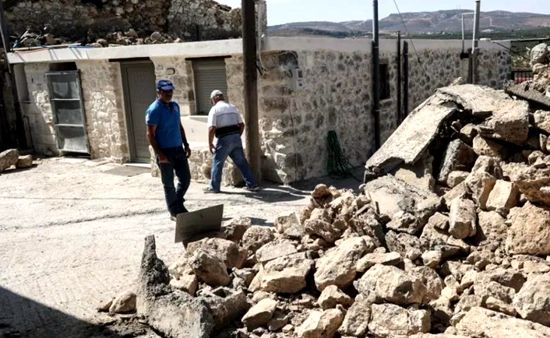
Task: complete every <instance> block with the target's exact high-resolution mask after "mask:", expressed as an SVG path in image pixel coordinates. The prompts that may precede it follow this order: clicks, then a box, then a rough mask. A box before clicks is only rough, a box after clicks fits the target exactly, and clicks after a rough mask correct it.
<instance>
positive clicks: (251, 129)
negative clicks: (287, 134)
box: [241, 0, 262, 182]
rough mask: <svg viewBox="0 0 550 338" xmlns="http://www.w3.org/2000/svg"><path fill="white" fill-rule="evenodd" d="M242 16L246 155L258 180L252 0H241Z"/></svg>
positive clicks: (254, 22)
mask: <svg viewBox="0 0 550 338" xmlns="http://www.w3.org/2000/svg"><path fill="white" fill-rule="evenodd" d="M241 9H242V18H243V28H242V31H243V63H244V67H243V70H244V110H245V114H244V115H245V124H246V127H247V129H246V155H247V157H248V161H249V163H250V167H251V168H252V172H253V173H254V177H255V178H256V180H257V181H258V182H260V181H261V179H262V170H261V169H262V168H261V167H262V163H261V155H260V127H259V122H258V71H257V68H256V60H257V54H256V53H257V51H256V6H255V1H254V0H242V1H241Z"/></svg>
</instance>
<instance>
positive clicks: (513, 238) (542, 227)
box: [506, 202, 550, 255]
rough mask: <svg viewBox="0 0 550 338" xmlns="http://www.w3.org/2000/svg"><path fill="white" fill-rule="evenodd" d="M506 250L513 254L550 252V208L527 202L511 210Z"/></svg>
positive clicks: (547, 253) (546, 253) (545, 253)
mask: <svg viewBox="0 0 550 338" xmlns="http://www.w3.org/2000/svg"><path fill="white" fill-rule="evenodd" d="M508 222H510V223H511V226H510V228H509V229H508V238H507V240H506V250H507V251H508V252H509V253H511V254H529V255H549V254H550V210H548V209H547V208H541V207H537V206H535V205H533V204H531V203H529V202H528V203H526V204H525V205H524V206H523V207H521V208H514V209H512V210H511V211H510V215H509V216H508Z"/></svg>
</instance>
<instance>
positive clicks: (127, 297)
mask: <svg viewBox="0 0 550 338" xmlns="http://www.w3.org/2000/svg"><path fill="white" fill-rule="evenodd" d="M134 312H136V294H135V293H134V291H125V292H123V293H121V294H120V295H118V296H117V297H115V299H114V300H113V302H112V304H111V306H110V307H109V313H110V314H115V313H121V314H124V313H134Z"/></svg>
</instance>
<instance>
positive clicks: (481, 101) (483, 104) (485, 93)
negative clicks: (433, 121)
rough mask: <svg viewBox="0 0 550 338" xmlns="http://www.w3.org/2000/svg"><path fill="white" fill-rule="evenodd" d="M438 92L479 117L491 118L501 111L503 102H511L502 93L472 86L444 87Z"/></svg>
mask: <svg viewBox="0 0 550 338" xmlns="http://www.w3.org/2000/svg"><path fill="white" fill-rule="evenodd" d="M437 91H438V92H439V93H441V94H444V95H446V96H447V97H448V98H447V99H448V100H449V99H450V100H452V101H454V102H456V103H458V104H459V105H460V106H462V107H463V108H464V109H465V110H469V111H471V112H472V115H474V116H478V117H486V116H490V115H491V113H493V112H495V111H497V110H499V109H500V106H501V105H502V101H511V99H510V97H509V96H508V95H506V94H505V93H504V92H502V91H498V90H494V89H492V88H489V87H484V86H477V85H472V84H465V85H461V86H450V87H444V88H439V89H438V90H437Z"/></svg>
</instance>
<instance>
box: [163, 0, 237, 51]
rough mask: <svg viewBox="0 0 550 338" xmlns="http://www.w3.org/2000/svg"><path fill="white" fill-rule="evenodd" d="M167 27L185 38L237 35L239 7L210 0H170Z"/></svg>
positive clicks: (213, 37)
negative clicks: (232, 7)
mask: <svg viewBox="0 0 550 338" xmlns="http://www.w3.org/2000/svg"><path fill="white" fill-rule="evenodd" d="M168 20H169V27H168V31H169V32H171V33H174V34H176V35H178V36H180V37H182V38H184V39H185V40H188V41H197V40H213V39H226V38H234V37H239V36H241V32H240V31H241V21H242V20H241V11H240V9H238V8H236V9H231V7H229V6H225V5H220V4H218V3H217V2H215V1H212V0H202V1H201V0H172V1H171V5H170V10H169V14H168Z"/></svg>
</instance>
